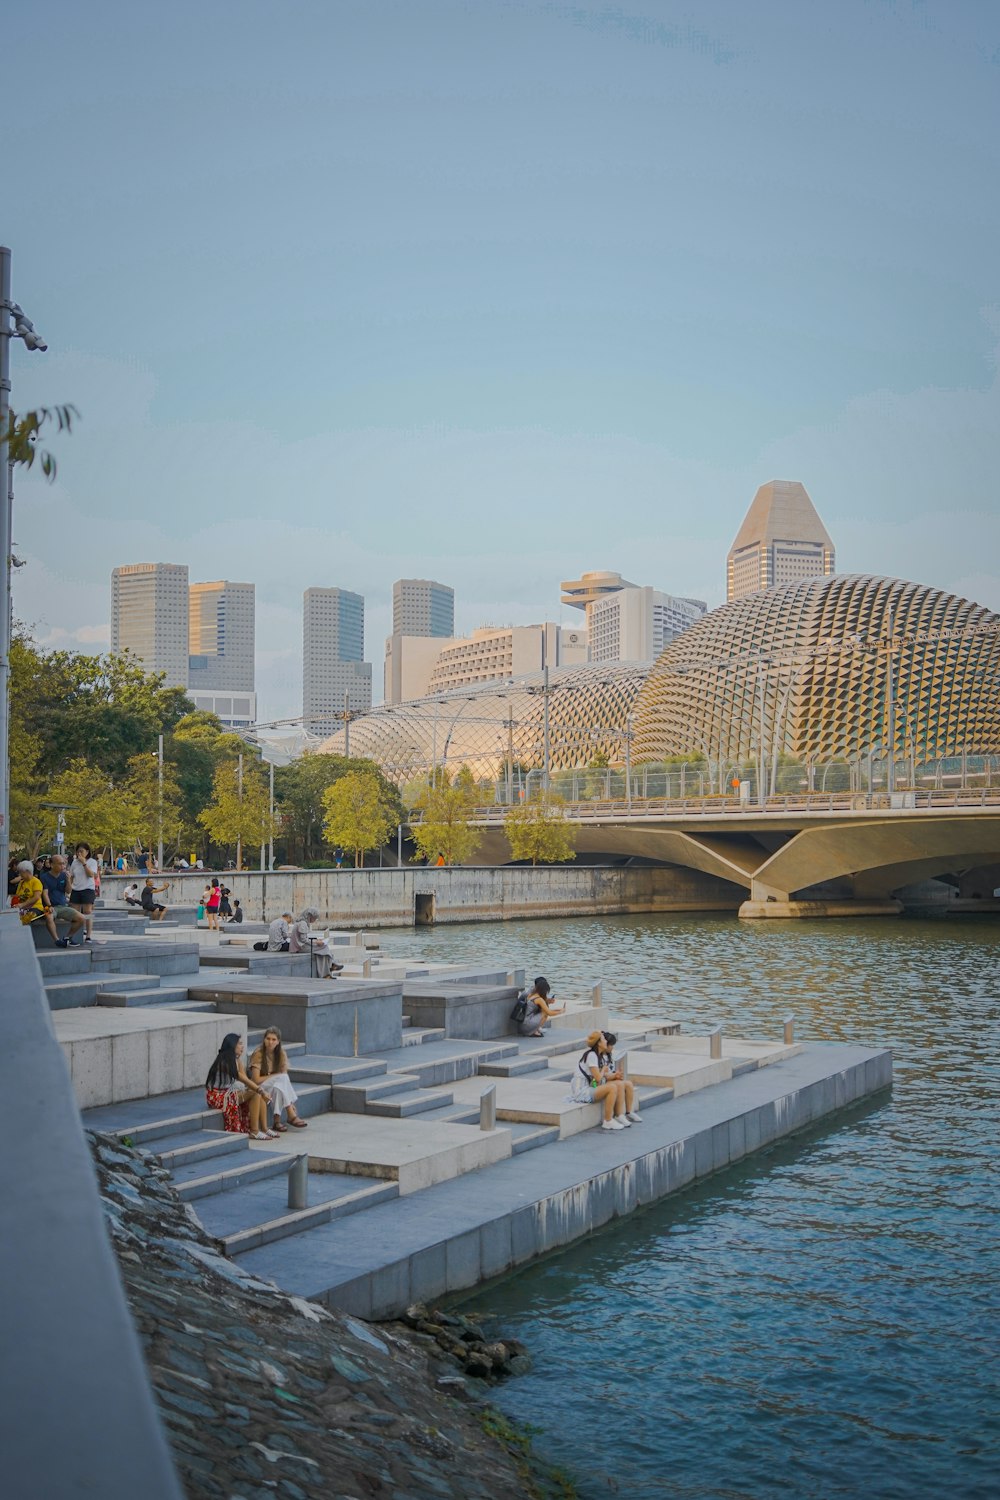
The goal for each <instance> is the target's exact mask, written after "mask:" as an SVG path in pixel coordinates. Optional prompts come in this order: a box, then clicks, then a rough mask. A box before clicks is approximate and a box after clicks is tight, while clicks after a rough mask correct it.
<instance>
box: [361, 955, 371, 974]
mask: <svg viewBox="0 0 1000 1500" xmlns="http://www.w3.org/2000/svg"><path fill="white" fill-rule="evenodd" d="M361 977H362V979H370V978H371V977H372V961H371V959H370V958H366V959H365V960H364V961H363V963H362V965H361Z"/></svg>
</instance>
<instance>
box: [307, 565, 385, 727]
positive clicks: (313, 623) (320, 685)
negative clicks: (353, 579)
mask: <svg viewBox="0 0 1000 1500" xmlns="http://www.w3.org/2000/svg"><path fill="white" fill-rule="evenodd" d="M364 654H365V601H364V599H363V597H362V596H361V595H360V594H352V593H351V592H350V591H349V590H348V589H306V591H305V594H304V595H303V598H302V719H303V723H304V725H305V727H306V729H308V730H309V732H310V733H311V734H321V735H330V734H332V733H333V732H334V730H335V729H339V728H340V727H341V726H342V725H343V722H344V713H345V710H346V712H348V713H352V714H353V713H365V712H366V711H367V710H368V709H369V708H371V706H372V669H371V664H370V663H369V662H366V661H364V660H363V657H364Z"/></svg>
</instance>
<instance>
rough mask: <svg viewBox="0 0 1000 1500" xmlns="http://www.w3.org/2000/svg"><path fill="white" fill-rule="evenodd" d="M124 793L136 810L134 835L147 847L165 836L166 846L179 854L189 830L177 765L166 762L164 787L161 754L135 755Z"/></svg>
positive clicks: (164, 766)
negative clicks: (159, 755) (187, 828)
mask: <svg viewBox="0 0 1000 1500" xmlns="http://www.w3.org/2000/svg"><path fill="white" fill-rule="evenodd" d="M121 793H122V796H123V797H124V798H125V799H126V800H127V801H128V802H129V803H130V805H131V807H132V809H133V815H132V838H133V839H138V841H139V843H140V844H141V845H142V847H143V848H144V849H155V848H156V846H157V844H158V843H159V841H160V838H161V837H162V839H163V843H164V846H165V847H167V848H169V849H170V850H171V851H172V852H173V853H176V852H177V850H178V849H179V848H180V846H181V843H182V842H184V841H185V840H184V835H185V832H186V831H187V830H186V826H185V822H186V820H185V817H184V804H183V800H182V797H181V789H180V785H179V783H178V780H177V774H176V772H175V770H174V767H173V766H172V765H171V764H170V763H169V762H168V761H164V765H163V783H162V787H161V784H160V766H159V757H158V756H157V755H151V754H146V755H134V756H133V757H132V759H131V760H130V761H129V763H128V775H127V777H126V778H125V780H124V782H123V783H122V787H121Z"/></svg>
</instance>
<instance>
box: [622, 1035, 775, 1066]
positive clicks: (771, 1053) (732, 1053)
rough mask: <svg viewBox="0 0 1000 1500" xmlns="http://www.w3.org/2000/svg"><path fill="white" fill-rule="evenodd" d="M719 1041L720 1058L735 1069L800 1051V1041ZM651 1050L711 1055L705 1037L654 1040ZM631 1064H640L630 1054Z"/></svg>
mask: <svg viewBox="0 0 1000 1500" xmlns="http://www.w3.org/2000/svg"><path fill="white" fill-rule="evenodd" d="M721 1040H722V1056H723V1059H724V1060H726V1061H728V1062H731V1063H732V1064H733V1067H734V1069H736V1068H738V1067H739V1066H740V1064H742V1063H747V1062H752V1063H754V1064H755V1065H756V1066H757V1067H758V1068H763V1067H765V1066H766V1065H767V1064H768V1063H777V1062H784V1061H785V1060H786V1059H787V1058H789V1057H796V1056H797V1055H798V1054H799V1053H800V1052H801V1051H802V1043H801V1042H774V1041H768V1040H766V1039H764V1038H757V1039H753V1038H750V1037H743V1036H723V1037H722V1039H721ZM650 1047H651V1050H652V1051H653V1052H684V1053H687V1054H689V1055H693V1056H696V1057H702V1058H705V1057H708V1056H709V1052H710V1042H709V1038H708V1037H707V1036H665V1037H657V1039H656V1041H655V1042H652V1043H651V1044H650ZM631 1061H635V1062H639V1061H641V1059H640V1057H638V1056H634V1055H633V1056H630V1062H631Z"/></svg>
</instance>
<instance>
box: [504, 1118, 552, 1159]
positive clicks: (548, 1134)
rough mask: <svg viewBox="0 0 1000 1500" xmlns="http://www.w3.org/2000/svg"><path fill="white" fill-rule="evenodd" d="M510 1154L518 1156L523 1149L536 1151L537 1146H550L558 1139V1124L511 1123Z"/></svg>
mask: <svg viewBox="0 0 1000 1500" xmlns="http://www.w3.org/2000/svg"><path fill="white" fill-rule="evenodd" d="M510 1130H511V1135H512V1136H513V1139H512V1141H511V1147H510V1150H511V1155H512V1156H520V1155H521V1154H522V1153H523V1152H525V1151H536V1150H537V1149H538V1147H539V1146H551V1145H553V1144H554V1143H555V1142H556V1141H558V1139H559V1127H558V1125H527V1126H521V1127H520V1131H521V1133H518V1130H519V1127H518V1126H517V1125H513V1124H512V1125H511V1127H510Z"/></svg>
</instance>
